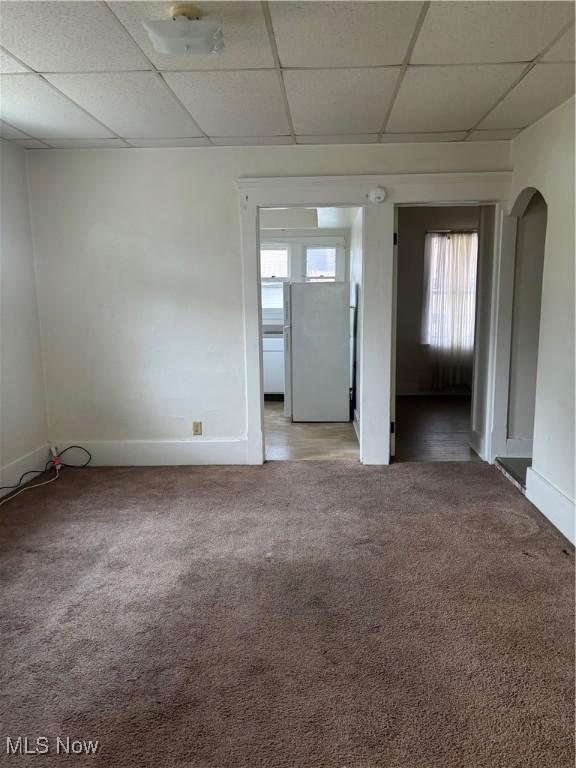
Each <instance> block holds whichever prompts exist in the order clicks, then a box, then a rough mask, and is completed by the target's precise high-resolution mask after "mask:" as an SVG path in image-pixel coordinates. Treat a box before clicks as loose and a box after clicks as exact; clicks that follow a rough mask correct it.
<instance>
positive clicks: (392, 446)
mask: <svg viewBox="0 0 576 768" xmlns="http://www.w3.org/2000/svg"><path fill="white" fill-rule="evenodd" d="M393 259H394V276H393V278H392V280H393V283H392V369H391V371H390V457H392V456H395V455H396V324H397V315H398V306H397V304H398V208H397V206H394V255H393Z"/></svg>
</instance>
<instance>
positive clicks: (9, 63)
mask: <svg viewBox="0 0 576 768" xmlns="http://www.w3.org/2000/svg"><path fill="white" fill-rule="evenodd" d="M29 71H30V70H28V69H26V67H23V66H22V64H19V63H18V62H17V61H16V59H15V58H13V57H12V56H10V55H9V54H7V53H4V51H0V73H2V74H3V75H8V74H18V73H20V72H29Z"/></svg>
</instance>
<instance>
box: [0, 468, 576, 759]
mask: <svg viewBox="0 0 576 768" xmlns="http://www.w3.org/2000/svg"><path fill="white" fill-rule="evenodd" d="M0 535H1V538H2V545H1V546H2V566H1V577H2V581H3V585H4V586H3V588H2V623H1V637H0V643H1V646H0V655H1V659H2V673H3V682H2V686H1V690H0V696H1V699H0V707H1V712H0V719H1V723H2V730H3V731H4V733H2V734H1V737H2V743H0V751H1V752H2V753H3V754H2V755H1V757H0V762H4V764H7V765H24V764H32V763H34V764H37V765H42V766H49V765H60V766H61V765H64V764H66V765H74V766H76V765H82V766H83V765H92V766H95V765H97V766H114V768H124V767H125V766H139V767H142V766H145V767H148V766H154V767H155V768H157V767H158V768H164V767H165V766H166V767H168V768H171V767H173V766H174V767H176V766H178V767H182V768H183V767H184V766H186V768H569V767H570V768H572V766H573V764H574V752H573V749H574V745H573V732H574V717H573V691H574V653H573V649H574V632H573V626H574V624H573V622H574V615H573V614H574V611H573V608H574V594H573V584H574V579H573V574H574V554H573V549H572V548H571V547H570V546H569V545H568V544H567V543H566V541H565V540H564V539H563V538H562V537H561V536H560V535H559V534H558V533H557V532H556V531H555V530H554V529H553V528H552V527H551V526H550V525H549V524H548V522H547V521H546V520H545V519H544V518H543V517H542V516H541V515H540V514H539V513H538V512H537V511H536V510H535V508H534V507H532V506H531V505H530V504H529V503H528V502H527V501H526V500H525V499H524V497H523V496H522V495H521V494H520V493H519V492H518V491H517V490H516V489H515V488H514V487H513V486H512V485H511V484H510V483H508V482H507V481H506V480H505V479H504V478H503V477H502V476H501V475H500V473H499V472H497V471H496V470H495V469H494V468H493V467H489V466H487V465H485V464H482V463H479V462H478V463H474V462H466V463H464V462H463V463H457V462H451V463H442V462H441V463H428V464H427V463H408V464H401V465H396V466H391V467H365V466H361V465H359V464H353V463H348V462H346V461H341V462H294V463H290V462H287V463H284V462H282V463H280V462H272V463H269V464H266V465H264V466H262V467H191V468H187V467H171V468H159V469H152V468H143V469H139V468H129V469H123V468H122V469H88V470H81V471H75V470H65V471H64V472H63V474H62V477H61V479H60V480H59V481H58V482H56V483H54V484H53V485H50V486H47V487H45V488H40V489H35V490H33V491H29V492H27V493H25V494H22V495H20V496H19V497H18V498H17V499H14V501H12V502H10V503H9V504H6V505H5V506H4V507H2V509H1V513H0ZM19 735H21V736H29V737H30V738H31V742H30V744H31V745H32V746H33V745H34V742H33V740H34V739H35V738H36V737H38V736H47V737H48V738H49V740H50V742H49V749H50V751H49V754H47V755H44V756H43V757H41V758H37V757H29V758H25V757H20V758H17V757H13V756H12V757H8V756H6V754H5V746H4V742H5V737H6V736H10V737H11V738H12V739H15V738H16V737H17V736H19ZM57 736H59V737H60V738H62V739H65V738H66V737H70V738H73V739H78V740H82V739H84V740H88V739H92V740H98V741H99V743H100V746H99V750H98V753H97V754H96V755H95V756H84V757H82V756H79V755H78V756H76V757H72V756H70V755H69V756H68V757H66V758H63V756H62V755H57V754H56V752H55V750H56V743H55V741H54V740H55V739H56V737H57Z"/></svg>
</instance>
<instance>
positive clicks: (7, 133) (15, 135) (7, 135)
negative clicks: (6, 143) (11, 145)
mask: <svg viewBox="0 0 576 768" xmlns="http://www.w3.org/2000/svg"><path fill="white" fill-rule="evenodd" d="M27 138H28V136H26V134H25V133H22V131H19V130H17V129H16V128H12V126H11V125H6V123H3V122H0V139H27Z"/></svg>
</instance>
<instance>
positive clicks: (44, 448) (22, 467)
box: [0, 443, 50, 496]
mask: <svg viewBox="0 0 576 768" xmlns="http://www.w3.org/2000/svg"><path fill="white" fill-rule="evenodd" d="M49 458H50V447H49V445H48V443H43V444H42V445H41V446H40V447H39V448H35V449H34V450H33V451H30V453H26V454H24V456H20V458H19V459H15V460H14V461H11V462H10V464H6V466H5V467H1V468H0V486H1V485H16V483H17V482H18V480H19V479H20V478H21V477H22V475H23V474H24V472H29V471H31V470H33V469H43V468H44V466H45V465H46V462H47V461H48V459H49ZM33 477H34V475H30V477H28V478H26V481H25V482H27V481H28V480H32V479H33ZM7 493H10V491H0V496H6V494H7Z"/></svg>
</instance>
